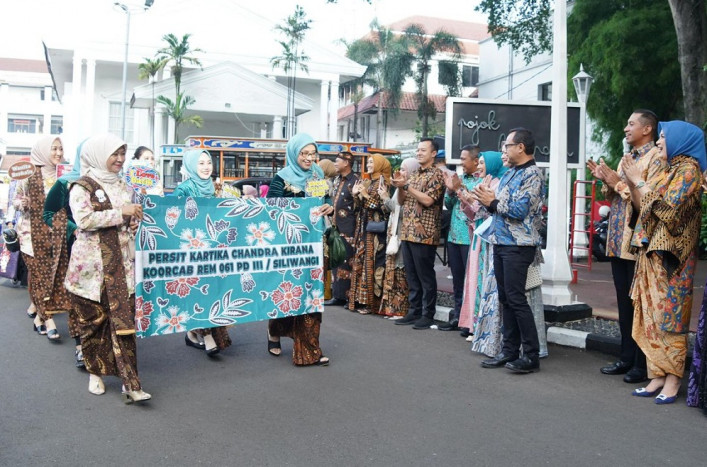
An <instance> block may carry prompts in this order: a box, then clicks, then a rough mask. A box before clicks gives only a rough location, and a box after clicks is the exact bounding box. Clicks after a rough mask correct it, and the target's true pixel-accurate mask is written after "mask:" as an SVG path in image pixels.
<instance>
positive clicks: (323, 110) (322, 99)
mask: <svg viewBox="0 0 707 467" xmlns="http://www.w3.org/2000/svg"><path fill="white" fill-rule="evenodd" d="M328 104H329V81H323V80H322V82H321V83H319V134H318V135H317V136H316V138H318V139H327V138H328V132H327V128H328V127H329V105H328Z"/></svg>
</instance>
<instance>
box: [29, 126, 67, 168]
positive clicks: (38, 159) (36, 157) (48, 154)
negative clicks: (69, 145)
mask: <svg viewBox="0 0 707 467" xmlns="http://www.w3.org/2000/svg"><path fill="white" fill-rule="evenodd" d="M57 139H58V140H59V141H61V138H59V137H58V136H51V135H45V136H42V137H41V138H39V139H38V140H37V142H36V143H34V146H32V151H31V152H30V155H29V160H30V162H31V163H32V164H34V165H35V166H37V167H41V169H42V177H44V178H54V177H56V165H55V164H54V161H52V145H53V144H54V141H56V140H57Z"/></svg>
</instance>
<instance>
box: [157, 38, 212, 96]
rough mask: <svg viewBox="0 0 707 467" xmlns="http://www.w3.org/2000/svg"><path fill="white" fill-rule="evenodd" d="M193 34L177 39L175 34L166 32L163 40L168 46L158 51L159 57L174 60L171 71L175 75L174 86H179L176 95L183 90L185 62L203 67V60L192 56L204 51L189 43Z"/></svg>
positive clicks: (169, 60)
mask: <svg viewBox="0 0 707 467" xmlns="http://www.w3.org/2000/svg"><path fill="white" fill-rule="evenodd" d="M190 37H191V34H184V35H183V36H182V39H181V40H179V39H177V36H175V35H174V34H165V35H164V36H162V40H164V41H165V42H167V44H168V46H167V47H163V48H161V49H160V50H158V51H157V58H158V59H165V60H166V62H167V63H169V62H172V67H171V69H170V70H171V72H172V76H173V77H174V86H175V87H176V88H177V89H176V90H177V92H176V95H179V93H180V92H181V84H182V73H183V71H184V63H185V62H186V63H189V64H192V65H196V66H198V67H199V68H201V62H200V61H199V59H198V58H196V57H191V56H190V54H193V53H196V52H203V50H201V49H192V48H191V45H189V38H190ZM165 65H166V63H165Z"/></svg>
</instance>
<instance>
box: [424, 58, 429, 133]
mask: <svg viewBox="0 0 707 467" xmlns="http://www.w3.org/2000/svg"><path fill="white" fill-rule="evenodd" d="M422 73H423V74H422V105H423V107H422V137H423V138H427V132H428V131H429V127H430V124H429V118H430V109H429V105H430V102H429V98H428V97H427V64H425V68H424V71H423V72H422Z"/></svg>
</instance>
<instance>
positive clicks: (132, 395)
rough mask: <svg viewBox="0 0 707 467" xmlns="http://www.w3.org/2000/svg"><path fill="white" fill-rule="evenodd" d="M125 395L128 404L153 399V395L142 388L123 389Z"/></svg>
mask: <svg viewBox="0 0 707 467" xmlns="http://www.w3.org/2000/svg"><path fill="white" fill-rule="evenodd" d="M123 397H125V403H126V404H132V403H133V402H144V401H149V400H150V399H152V395H151V394H148V393H146V392H145V391H143V390H142V389H139V390H137V391H123Z"/></svg>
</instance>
